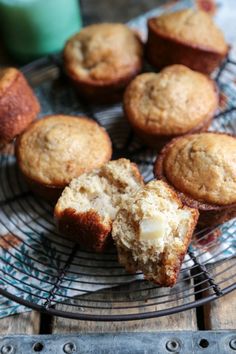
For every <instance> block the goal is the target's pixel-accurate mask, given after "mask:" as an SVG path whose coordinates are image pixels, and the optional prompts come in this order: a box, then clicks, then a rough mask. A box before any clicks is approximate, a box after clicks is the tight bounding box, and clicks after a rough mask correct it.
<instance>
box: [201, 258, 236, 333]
mask: <svg viewBox="0 0 236 354" xmlns="http://www.w3.org/2000/svg"><path fill="white" fill-rule="evenodd" d="M209 271H210V272H211V274H213V277H214V279H215V281H216V282H217V283H218V284H220V287H221V288H225V287H227V286H230V285H231V284H233V282H234V283H235V282H236V259H235V258H234V259H231V260H226V261H224V262H220V263H219V264H217V265H215V266H214V267H213V266H210V267H209ZM220 273H221V274H220ZM204 321H205V328H206V329H212V330H218V329H235V328H236V292H235V291H234V292H231V293H229V294H227V295H225V296H223V297H221V298H219V299H217V300H216V301H213V302H211V303H209V304H206V305H205V306H204Z"/></svg>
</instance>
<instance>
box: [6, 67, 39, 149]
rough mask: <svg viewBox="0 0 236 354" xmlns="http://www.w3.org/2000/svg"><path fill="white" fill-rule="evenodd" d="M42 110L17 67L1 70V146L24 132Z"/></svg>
mask: <svg viewBox="0 0 236 354" xmlns="http://www.w3.org/2000/svg"><path fill="white" fill-rule="evenodd" d="M39 111H40V105H39V102H38V100H37V98H36V96H35V95H34V93H33V91H32V89H31V88H30V86H29V84H28V82H27V81H26V79H25V77H24V75H23V74H22V73H21V72H20V71H19V70H17V69H15V68H6V69H1V70H0V146H1V145H5V144H7V143H9V142H11V141H12V140H13V139H14V138H15V137H16V136H17V135H19V134H20V133H22V132H23V131H24V130H25V129H26V128H27V126H28V125H29V124H30V123H31V122H32V120H34V119H35V118H36V116H37V114H38V113H39Z"/></svg>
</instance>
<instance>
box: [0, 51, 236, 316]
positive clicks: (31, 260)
mask: <svg viewBox="0 0 236 354" xmlns="http://www.w3.org/2000/svg"><path fill="white" fill-rule="evenodd" d="M23 72H24V73H25V75H26V76H27V78H28V79H29V81H30V82H31V84H32V85H33V86H34V89H35V92H36V94H37V96H38V98H39V100H40V102H41V105H42V115H45V114H50V113H64V114H86V115H87V116H89V117H91V118H93V119H95V120H96V121H97V122H99V124H101V125H102V126H104V127H105V128H106V130H107V131H108V132H109V134H110V136H111V139H112V142H113V151H114V153H113V158H118V157H121V156H125V157H127V158H129V159H131V160H132V161H134V162H136V163H138V165H139V167H140V170H141V172H142V174H143V176H144V178H145V180H146V181H148V180H150V179H152V178H153V175H152V168H153V162H154V160H155V158H156V152H155V151H154V150H150V149H148V148H147V147H146V146H144V145H142V143H140V141H139V140H138V139H137V138H136V137H135V135H134V134H133V132H132V130H131V128H130V127H129V126H128V123H127V122H126V120H125V119H124V118H123V115H122V107H121V105H120V104H117V105H113V106H100V107H99V106H90V105H88V104H86V103H84V102H82V101H80V100H78V97H77V96H76V95H75V93H74V91H73V89H72V88H71V87H70V85H69V84H68V83H67V81H66V78H65V77H64V76H63V73H62V71H61V65H60V58H58V57H56V56H51V57H47V58H44V59H42V60H38V61H36V62H34V63H32V64H30V65H27V66H26V67H24V68H23ZM215 79H216V81H217V83H218V86H219V89H220V98H221V99H220V108H219V110H218V112H217V114H216V116H215V119H214V122H213V125H212V128H213V129H215V130H219V131H227V132H229V133H234V134H235V133H236V84H235V79H236V62H235V61H234V60H232V59H230V58H227V60H226V61H225V62H224V63H223V65H222V66H221V68H220V69H219V71H218V72H217V73H216V75H215ZM203 94H204V93H203ZM0 205H1V214H0V228H1V234H3V237H2V238H1V239H0V246H1V248H0V251H1V252H0V294H1V295H3V296H5V297H6V298H8V299H10V300H13V301H15V302H17V303H18V304H21V305H24V306H27V307H30V308H32V309H37V310H39V311H42V312H46V313H48V314H52V315H58V316H63V317H68V318H76V319H82V320H97V321H104V320H107V321H116V320H134V319H144V318H151V317H158V316H163V315H167V314H171V313H176V312H178V311H184V310H186V309H189V308H193V307H196V306H199V305H202V304H204V303H207V302H209V301H211V300H215V299H217V298H218V297H220V296H223V295H225V294H227V293H229V292H231V291H233V290H234V289H235V288H236V271H235V270H236V258H234V253H235V249H234V248H233V247H235V230H236V221H235V220H231V221H230V222H228V223H226V224H224V225H221V226H219V227H216V228H214V229H210V228H206V229H204V230H198V231H196V233H195V236H194V238H193V241H192V243H191V245H190V248H189V250H188V254H187V256H186V258H185V260H184V263H183V266H182V269H181V271H180V275H179V278H178V281H177V284H176V285H175V286H174V287H173V288H172V289H169V288H161V287H159V286H157V285H155V284H152V283H150V282H147V281H145V280H144V279H143V278H142V274H141V273H138V274H133V275H130V274H127V273H126V272H125V271H124V269H123V268H122V267H121V266H120V265H119V264H118V262H117V255H116V252H115V248H113V247H111V249H109V250H108V251H107V252H105V253H104V254H101V255H99V254H93V253H91V252H86V251H84V250H81V249H79V247H78V246H77V245H75V244H73V243H72V242H70V241H68V240H65V238H64V237H63V236H62V235H60V234H58V232H57V231H56V229H55V226H54V221H53V216H52V215H53V205H51V204H49V203H47V202H45V201H43V200H41V199H39V198H38V197H36V196H34V195H33V194H32V193H31V192H30V191H29V190H28V188H27V186H26V185H25V183H24V181H23V180H22V178H21V176H20V174H19V171H18V169H17V166H16V163H15V158H14V155H13V154H11V149H10V150H9V151H8V152H5V153H2V154H1V155H0Z"/></svg>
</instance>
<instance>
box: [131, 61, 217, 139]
mask: <svg viewBox="0 0 236 354" xmlns="http://www.w3.org/2000/svg"><path fill="white" fill-rule="evenodd" d="M217 105H218V94H217V89H216V85H215V83H214V82H213V81H212V80H210V79H209V78H208V77H206V76H205V75H203V74H201V73H199V72H196V71H193V70H191V69H189V68H187V67H185V66H183V65H172V66H169V67H167V68H165V69H163V70H162V71H161V72H160V73H158V74H156V73H145V74H141V75H139V76H137V77H136V78H135V79H134V80H133V81H132V82H131V83H130V85H129V86H128V88H127V89H126V92H125V95H124V111H125V114H126V116H127V118H128V120H129V122H130V124H131V125H132V126H133V127H134V129H135V131H136V132H137V134H139V135H141V137H143V139H144V140H145V141H146V142H147V143H148V144H149V145H154V146H155V145H158V144H159V143H160V142H162V141H164V142H166V140H170V139H171V138H172V137H174V136H178V135H182V134H186V133H189V132H193V131H202V130H206V129H207V128H208V126H209V125H210V122H211V119H212V117H213V115H214V112H215V111H216V108H217ZM164 138H166V139H164Z"/></svg>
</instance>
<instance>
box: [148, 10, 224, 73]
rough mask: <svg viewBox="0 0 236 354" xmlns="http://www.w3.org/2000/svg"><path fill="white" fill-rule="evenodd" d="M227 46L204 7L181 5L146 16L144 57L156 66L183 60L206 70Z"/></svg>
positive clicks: (195, 67) (195, 68)
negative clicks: (182, 6)
mask: <svg viewBox="0 0 236 354" xmlns="http://www.w3.org/2000/svg"><path fill="white" fill-rule="evenodd" d="M228 50H229V46H228V45H227V44H226V42H225V40H224V37H223V34H222V32H221V31H220V30H219V29H218V28H217V27H216V25H215V24H214V23H213V20H212V19H211V17H210V16H209V15H208V14H207V13H205V12H204V11H200V10H198V11H196V10H192V9H185V10H181V11H177V12H174V13H170V14H164V15H161V16H159V17H157V18H152V19H149V20H148V41H147V45H146V55H147V59H148V61H149V62H150V63H151V64H152V65H153V66H155V67H156V68H158V69H161V68H163V67H164V66H167V65H172V64H183V65H186V66H188V67H190V68H191V69H193V70H197V71H200V72H202V73H205V74H210V73H211V72H212V71H213V70H214V69H215V68H217V67H218V66H219V65H220V63H221V62H222V60H223V59H224V58H225V57H226V55H227V53H228Z"/></svg>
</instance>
